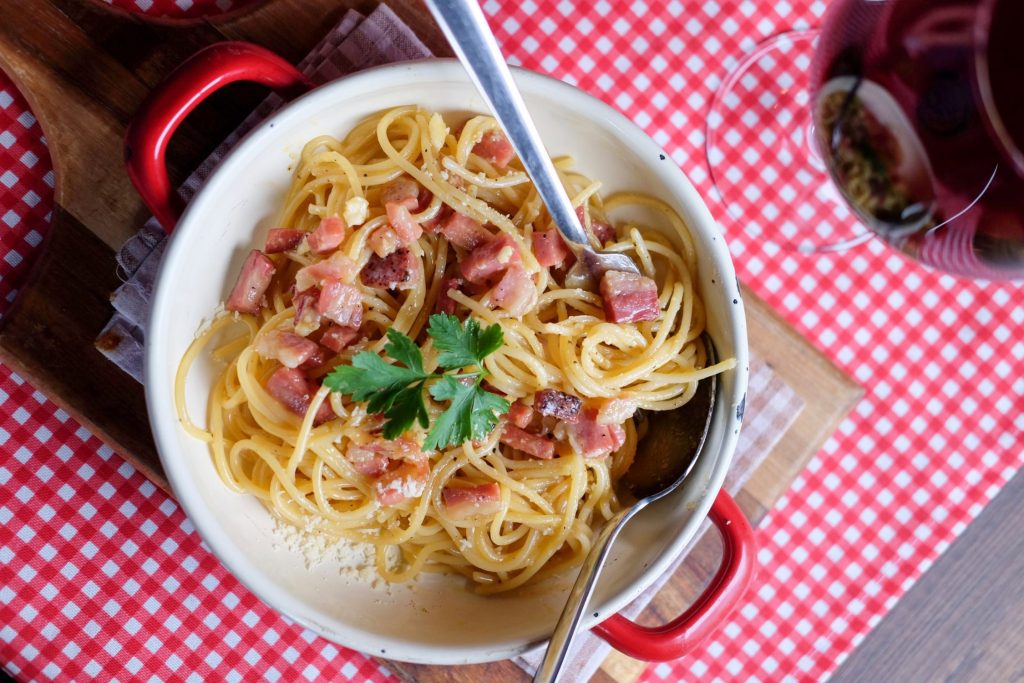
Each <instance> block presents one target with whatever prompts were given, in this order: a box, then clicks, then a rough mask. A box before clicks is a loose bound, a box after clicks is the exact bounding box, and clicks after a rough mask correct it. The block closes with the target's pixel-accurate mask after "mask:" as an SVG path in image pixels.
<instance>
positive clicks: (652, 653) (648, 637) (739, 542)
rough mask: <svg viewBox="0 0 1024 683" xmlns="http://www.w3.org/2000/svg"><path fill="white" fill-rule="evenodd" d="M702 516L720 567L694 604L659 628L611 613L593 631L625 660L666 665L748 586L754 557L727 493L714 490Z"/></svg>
mask: <svg viewBox="0 0 1024 683" xmlns="http://www.w3.org/2000/svg"><path fill="white" fill-rule="evenodd" d="M708 517H709V519H710V520H711V522H712V523H713V524H714V525H715V527H716V528H717V529H718V532H719V533H720V534H721V535H722V564H721V565H720V566H719V568H718V572H716V573H715V576H714V578H713V579H712V580H711V583H710V584H709V585H708V587H707V588H706V589H704V592H703V593H702V594H701V596H700V597H699V598H697V600H696V601H695V602H694V604H693V605H692V606H690V608H689V609H688V610H686V612H684V613H683V614H682V615H680V616H679V617H677V618H676V619H673V620H672V621H670V622H669V623H667V624H664V625H662V626H654V627H648V626H641V625H639V624H637V623H636V622H633V621H630V620H629V619H627V618H626V617H624V616H622V615H619V614H615V615H612V616H611V617H609V618H608V619H606V620H605V621H603V622H601V623H600V624H598V625H597V626H595V627H594V629H593V630H594V633H596V634H598V635H599V636H601V637H602V638H604V639H605V640H607V641H608V642H609V643H610V644H611V646H612V647H614V648H615V649H616V650H619V651H620V652H623V653H624V654H627V655H629V656H630V657H635V658H636V659H646V660H650V661H667V660H670V659H678V658H680V657H683V656H685V655H687V654H689V653H690V652H692V651H693V650H694V649H695V648H696V647H697V646H698V645H700V643H701V641H703V640H704V639H705V638H706V637H707V636H708V635H710V634H711V633H712V632H714V631H715V630H716V629H717V628H718V626H719V625H720V624H721V623H722V621H723V620H724V619H725V618H726V617H727V616H729V615H730V614H731V613H732V611H733V609H735V607H736V605H737V603H738V602H739V601H740V599H741V598H742V597H743V596H744V594H746V592H747V588H749V587H750V583H751V581H753V579H754V573H755V570H756V565H757V559H756V554H757V553H756V547H755V543H754V530H753V529H752V528H751V527H750V522H748V521H747V517H746V515H744V514H743V511H742V510H740V508H739V506H738V505H736V502H735V501H734V500H733V499H732V497H731V496H730V495H729V494H728V493H726V492H725V491H720V492H719V494H718V497H717V498H715V502H714V503H713V504H712V506H711V511H710V513H709V514H708Z"/></svg>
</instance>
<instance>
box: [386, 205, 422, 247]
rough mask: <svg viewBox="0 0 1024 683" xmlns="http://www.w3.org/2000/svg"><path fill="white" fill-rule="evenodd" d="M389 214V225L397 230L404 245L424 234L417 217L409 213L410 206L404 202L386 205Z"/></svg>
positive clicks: (396, 232) (399, 239)
mask: <svg viewBox="0 0 1024 683" xmlns="http://www.w3.org/2000/svg"><path fill="white" fill-rule="evenodd" d="M384 210H385V211H387V214H388V225H390V226H391V229H392V230H394V231H395V235H396V236H397V237H398V241H399V242H400V243H401V244H403V245H409V244H412V243H413V242H415V241H416V240H418V239H419V238H420V237H421V236H422V235H423V228H422V227H420V224H419V223H417V222H416V219H415V218H413V217H412V214H411V213H409V207H407V206H405V205H404V204H398V203H396V202H391V203H390V204H385V205H384Z"/></svg>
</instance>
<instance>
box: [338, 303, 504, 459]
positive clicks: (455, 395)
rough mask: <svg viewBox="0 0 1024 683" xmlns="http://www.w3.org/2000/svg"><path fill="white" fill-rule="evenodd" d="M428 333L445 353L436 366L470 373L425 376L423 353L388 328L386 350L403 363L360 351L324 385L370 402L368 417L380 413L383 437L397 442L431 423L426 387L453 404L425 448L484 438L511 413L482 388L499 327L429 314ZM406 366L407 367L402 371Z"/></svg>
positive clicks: (498, 342)
mask: <svg viewBox="0 0 1024 683" xmlns="http://www.w3.org/2000/svg"><path fill="white" fill-rule="evenodd" d="M427 334H428V335H429V336H430V337H431V338H432V339H433V340H434V347H435V348H437V350H438V351H440V352H441V353H440V354H439V355H438V365H440V366H441V367H442V368H444V369H445V370H449V371H459V370H464V369H467V368H469V370H468V371H466V372H459V373H457V374H453V373H452V372H447V373H441V374H438V373H427V372H424V370H423V354H422V353H421V352H420V348H419V347H418V346H416V342H414V341H413V340H412V339H410V338H409V337H408V336H406V335H404V334H402V333H401V332H398V331H397V330H394V329H389V330H388V343H387V344H385V345H384V352H385V353H386V354H387V355H388V356H390V357H391V358H393V359H394V360H396V361H398V362H399V363H401V364H402V365H395V364H391V363H388V362H387V361H385V360H384V359H383V358H381V357H380V356H378V355H377V354H375V353H372V352H370V351H363V352H361V353H357V354H356V355H355V357H353V358H352V364H351V365H339V366H338V367H336V368H335V369H334V370H333V371H332V372H331V373H330V374H329V375H327V377H325V378H324V384H325V385H326V386H327V387H328V388H329V389H331V391H337V392H339V393H342V394H350V395H351V396H352V399H353V400H355V401H360V402H363V401H365V402H366V410H367V411H368V412H370V413H377V414H382V415H383V416H384V417H385V421H384V438H385V439H397V438H398V437H399V436H401V435H402V434H404V433H405V432H406V431H408V430H409V429H410V428H411V427H412V426H413V424H414V423H417V422H418V423H419V425H420V426H421V427H423V428H424V429H426V428H427V427H428V426H429V424H430V420H429V417H428V415H427V405H426V402H425V400H424V398H423V388H424V387H425V386H426V384H427V382H432V384H431V386H430V387H429V389H428V391H429V392H430V395H431V397H433V399H434V400H435V401H438V402H444V401H449V402H450V403H449V404H448V407H447V408H446V409H445V411H444V412H443V413H441V415H440V416H438V418H437V420H436V421H435V422H434V425H433V427H431V429H430V432H429V433H428V434H427V439H426V441H425V442H424V443H423V448H424V449H425V450H434V449H437V448H445V447H447V446H456V445H458V444H460V443H462V442H463V441H466V440H467V439H482V438H483V437H485V436H486V435H487V434H488V433H490V431H491V430H492V429H494V426H495V425H496V424H497V423H498V418H499V417H500V416H501V415H502V414H503V413H505V412H507V411H508V408H509V405H508V401H506V400H505V399H503V398H501V397H500V396H497V395H495V394H492V393H491V392H489V391H487V390H486V389H484V388H483V380H484V378H485V377H487V375H488V373H487V370H486V369H484V366H483V361H484V358H486V357H487V356H489V355H490V354H492V353H494V352H495V351H496V350H497V349H498V348H499V347H500V346H501V345H502V343H503V342H504V336H503V335H502V331H501V327H500V326H499V325H490V326H489V327H487V328H486V329H481V328H480V323H478V322H477V321H476V320H472V319H470V320H467V321H466V324H465V325H463V324H462V323H461V322H459V319H458V318H456V317H455V316H454V315H446V314H435V315H432V316H430V320H429V324H428V326H427ZM402 366H404V367H402Z"/></svg>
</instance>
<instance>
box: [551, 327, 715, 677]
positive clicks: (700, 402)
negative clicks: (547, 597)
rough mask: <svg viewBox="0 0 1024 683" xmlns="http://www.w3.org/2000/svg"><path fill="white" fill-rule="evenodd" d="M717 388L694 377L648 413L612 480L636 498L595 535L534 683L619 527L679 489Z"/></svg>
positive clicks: (575, 619)
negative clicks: (683, 392) (671, 402)
mask: <svg viewBox="0 0 1024 683" xmlns="http://www.w3.org/2000/svg"><path fill="white" fill-rule="evenodd" d="M701 340H702V341H703V342H704V348H705V363H704V365H705V367H710V366H712V365H714V364H715V362H716V359H717V356H716V353H715V346H714V344H713V343H712V341H711V338H710V337H709V336H708V335H707V334H706V333H705V334H702V335H701ZM717 388H718V381H717V378H716V376H715V375H711V376H710V377H707V378H705V379H702V380H700V381H698V382H697V388H696V392H695V393H694V395H693V397H692V398H691V399H690V400H689V401H688V402H687V403H685V404H684V405H682V406H680V407H679V408H676V409H675V410H670V411H666V412H661V413H654V414H650V413H648V415H647V419H649V420H651V421H652V424H650V425H649V429H648V434H647V436H645V438H643V439H641V440H640V443H639V445H638V446H637V452H636V456H635V458H634V460H633V462H632V463H631V464H630V466H629V469H628V470H626V473H625V474H623V475H622V478H621V479H620V480H619V482H618V483H617V485H616V488H617V492H618V493H619V495H620V497H622V498H626V499H628V498H630V497H632V498H635V499H636V500H635V502H634V503H632V504H629V505H626V507H624V508H623V509H621V510H619V512H618V513H616V514H615V515H614V516H613V517H612V518H611V519H609V520H608V522H607V524H605V526H604V527H603V528H602V529H601V532H600V533H599V534H598V535H597V537H596V538H595V539H594V544H593V545H592V546H591V547H590V552H589V553H588V554H587V557H586V559H584V560H583V566H582V567H580V573H579V576H578V577H577V578H576V583H575V584H573V587H572V590H571V591H570V592H569V598H568V600H566V603H565V608H564V609H563V611H562V616H561V617H560V618H559V620H558V625H557V626H555V630H554V632H553V633H552V634H551V640H550V641H549V642H548V648H547V651H546V652H545V653H544V660H543V661H542V662H541V664H540V666H539V667H538V668H537V673H536V675H535V676H534V678H533V681H534V683H550V682H551V681H554V680H556V679H557V677H558V672H559V670H560V669H561V666H562V663H563V662H564V661H565V655H566V653H567V652H568V651H569V646H570V645H571V644H572V640H573V637H574V636H575V635H576V632H577V630H578V628H579V623H580V619H581V618H582V616H583V613H584V611H585V610H586V607H587V602H588V600H589V599H590V595H591V593H593V591H594V587H595V586H596V585H597V578H598V576H600V574H601V569H602V567H603V566H604V563H605V560H606V559H607V557H608V551H609V549H610V548H611V546H612V543H613V542H614V541H615V538H616V537H617V536H618V534H619V531H620V530H621V529H622V527H623V526H625V524H626V522H628V521H629V520H630V519H632V518H633V516H634V515H636V514H637V513H638V512H640V511H641V510H642V509H644V508H645V507H647V505H648V504H649V503H652V502H654V501H656V500H658V499H659V498H663V497H664V496H667V495H668V494H670V493H672V492H673V491H675V490H676V489H677V488H679V486H680V485H681V484H682V483H683V482H684V481H685V480H686V477H687V475H688V474H689V473H690V470H691V469H693V465H694V463H696V462H697V459H698V457H699V456H700V452H701V449H702V448H703V447H704V441H705V439H706V438H707V434H708V430H709V429H710V427H711V417H712V415H713V414H714V407H715V396H716V391H717Z"/></svg>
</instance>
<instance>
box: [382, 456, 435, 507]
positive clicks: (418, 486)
mask: <svg viewBox="0 0 1024 683" xmlns="http://www.w3.org/2000/svg"><path fill="white" fill-rule="evenodd" d="M429 478H430V466H429V464H428V463H427V461H426V459H423V460H417V461H405V462H403V463H402V464H401V465H399V466H398V467H396V468H395V469H393V470H388V471H387V472H385V473H384V474H382V475H381V476H380V478H379V479H377V481H375V482H374V483H373V490H374V494H375V495H376V496H377V502H378V503H380V504H381V505H383V506H385V507H387V506H390V505H397V504H399V503H401V502H403V501H406V500H410V499H412V498H418V497H419V496H421V495H423V490H424V489H425V488H426V487H427V480H428V479H429Z"/></svg>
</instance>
